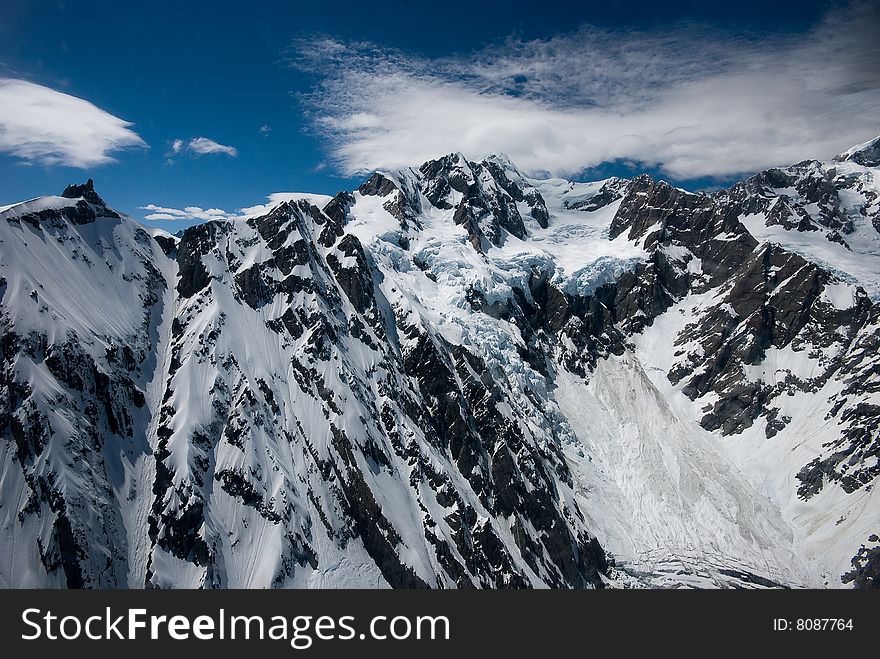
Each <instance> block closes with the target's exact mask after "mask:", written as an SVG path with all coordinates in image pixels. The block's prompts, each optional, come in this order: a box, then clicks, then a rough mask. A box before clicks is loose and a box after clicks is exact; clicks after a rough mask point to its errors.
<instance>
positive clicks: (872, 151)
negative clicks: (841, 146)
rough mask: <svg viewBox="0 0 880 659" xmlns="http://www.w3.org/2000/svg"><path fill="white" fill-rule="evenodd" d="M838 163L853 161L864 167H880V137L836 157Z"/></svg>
mask: <svg viewBox="0 0 880 659" xmlns="http://www.w3.org/2000/svg"><path fill="white" fill-rule="evenodd" d="M834 160H836V161H838V162H844V161H847V160H849V161H851V162H854V163H856V164H857V165H862V166H863V167H880V135H878V136H877V137H875V138H874V139H873V140H869V141H867V142H865V143H864V144H859V145H857V146H854V147H852V148H851V149H847V150H846V151H844V152H843V153H841V154H839V155H836V156H834Z"/></svg>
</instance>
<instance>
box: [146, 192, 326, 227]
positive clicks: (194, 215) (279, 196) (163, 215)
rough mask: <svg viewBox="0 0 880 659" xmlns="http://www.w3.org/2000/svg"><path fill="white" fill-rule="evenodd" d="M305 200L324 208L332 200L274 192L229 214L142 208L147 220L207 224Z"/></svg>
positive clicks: (198, 209)
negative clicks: (264, 199) (252, 204)
mask: <svg viewBox="0 0 880 659" xmlns="http://www.w3.org/2000/svg"><path fill="white" fill-rule="evenodd" d="M299 199H305V200H306V201H308V202H309V203H310V204H312V205H314V206H317V207H319V208H323V207H324V206H326V205H327V202H329V201H330V199H332V197H330V196H329V195H321V194H312V193H308V192H273V193H272V194H270V195H267V196H266V201H267V203H265V204H257V205H256V206H248V207H247V208H240V209H238V210H237V211H236V212H227V211H225V210H223V209H221V208H209V209H207V210H205V209H204V208H201V207H199V206H187V207H185V208H183V209H180V208H169V207H167V206H157V205H156V204H147V205H146V206H141V207H140V209H141V210H145V211H150V212H149V213H148V214H147V215H145V216H144V219H145V220H166V221H167V220H181V221H186V222H207V221H209V220H244V219H248V218H250V217H259V216H260V215H265V214H266V213H268V212H269V211H270V210H272V209H273V208H274V207H275V206H277V205H278V204H280V203H282V202H285V201H294V200H299Z"/></svg>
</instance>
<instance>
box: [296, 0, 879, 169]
mask: <svg viewBox="0 0 880 659" xmlns="http://www.w3.org/2000/svg"><path fill="white" fill-rule="evenodd" d="M878 32H880V12H878V9H877V8H876V7H875V6H874V5H873V3H868V2H864V3H855V4H852V5H850V6H849V7H846V8H843V9H841V8H838V9H837V12H836V13H835V14H830V15H829V17H828V18H826V19H825V20H823V21H822V22H821V23H820V24H818V25H817V26H815V27H814V28H812V29H811V30H810V31H808V32H806V33H801V34H791V33H786V34H776V35H766V34H765V35H758V34H754V35H734V34H731V33H729V32H724V31H719V30H713V29H710V28H708V27H705V26H698V25H693V24H679V25H677V26H673V27H672V28H667V29H664V31H662V32H626V33H623V32H617V31H606V30H600V29H597V28H592V27H584V28H582V29H580V30H579V31H577V32H575V33H573V34H569V35H565V36H558V37H554V38H552V39H549V40H536V41H519V40H516V39H510V40H508V41H507V42H506V43H504V44H500V45H494V46H492V47H491V48H487V49H486V50H484V51H481V52H477V53H474V54H472V55H470V56H467V57H456V58H444V59H427V58H420V57H416V56H410V55H407V54H405V53H401V52H398V51H388V50H383V49H381V48H378V47H376V46H374V45H371V44H365V43H357V44H352V43H346V44H343V43H340V42H338V41H334V40H332V39H322V40H317V41H316V40H311V41H302V42H300V43H298V44H296V45H295V52H296V56H295V59H294V60H293V62H292V64H293V65H294V66H297V67H300V68H304V69H307V70H310V71H312V72H314V73H318V74H321V75H323V76H324V78H323V81H322V82H321V83H320V85H319V87H318V88H317V89H316V90H315V92H314V93H313V94H310V95H308V96H307V97H306V98H305V102H306V104H307V105H308V106H309V109H310V111H311V113H312V114H313V116H314V124H315V127H316V128H317V129H318V130H319V131H320V132H322V133H323V134H324V135H325V136H326V137H327V138H328V139H329V143H330V148H331V156H332V159H333V161H334V162H335V164H336V165H337V166H338V167H339V168H340V169H342V170H343V171H344V172H345V173H348V174H355V173H362V172H366V171H370V170H374V169H382V168H393V167H401V166H407V165H414V164H420V163H421V162H423V161H425V160H428V159H431V158H435V157H437V156H439V155H442V154H445V153H448V152H451V151H462V152H463V153H465V154H466V155H467V156H468V157H471V158H478V157H482V156H484V155H487V154H489V153H493V152H504V153H506V154H507V155H509V156H510V157H511V158H512V159H513V161H514V162H516V163H517V164H519V165H520V166H521V167H523V168H524V169H526V170H528V171H530V172H533V173H538V172H550V173H554V174H561V175H571V174H576V173H577V172H579V171H581V170H583V169H585V168H588V167H591V166H595V165H598V164H601V163H602V162H606V161H613V160H623V161H635V162H642V163H645V164H647V165H649V166H657V167H659V168H661V169H662V170H663V171H664V172H665V173H666V174H667V175H669V176H671V177H673V178H677V179H688V178H696V177H700V176H714V177H727V176H731V175H734V174H738V173H743V172H751V171H756V170H759V169H762V168H764V167H768V166H772V165H782V164H789V163H792V162H796V161H799V160H802V159H805V158H809V157H816V158H830V157H831V156H833V155H834V154H835V153H838V152H839V151H841V150H843V149H845V148H847V147H848V146H850V145H852V144H855V143H860V142H864V141H865V140H866V139H869V138H871V137H873V136H875V135H876V134H878V133H880V51H878V49H877V48H876V45H875V43H876V35H877V34H878ZM328 71H329V73H328Z"/></svg>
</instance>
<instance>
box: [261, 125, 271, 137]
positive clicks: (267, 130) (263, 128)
mask: <svg viewBox="0 0 880 659" xmlns="http://www.w3.org/2000/svg"><path fill="white" fill-rule="evenodd" d="M271 132H272V127H271V126H270V125H269V124H263V125H262V126H260V135H262V136H263V137H266V136H267V135H268V134H269V133H271Z"/></svg>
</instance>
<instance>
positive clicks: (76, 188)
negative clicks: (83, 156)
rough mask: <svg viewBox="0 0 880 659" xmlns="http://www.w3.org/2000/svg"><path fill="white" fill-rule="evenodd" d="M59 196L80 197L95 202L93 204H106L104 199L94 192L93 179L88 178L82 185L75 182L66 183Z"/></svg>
mask: <svg viewBox="0 0 880 659" xmlns="http://www.w3.org/2000/svg"><path fill="white" fill-rule="evenodd" d="M61 196H62V197H65V198H67V199H79V198H80V197H82V198H83V199H85V200H86V201H88V202H89V203H92V204H95V206H106V204H105V203H104V200H103V199H101V197H100V196H99V195H98V193H97V192H95V181H94V180H93V179H89V180H88V181H86V182H85V183H83V184H82V185H77V184H75V183H72V184H70V185H68V186H67V187H66V188H64V192H62V193H61Z"/></svg>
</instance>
